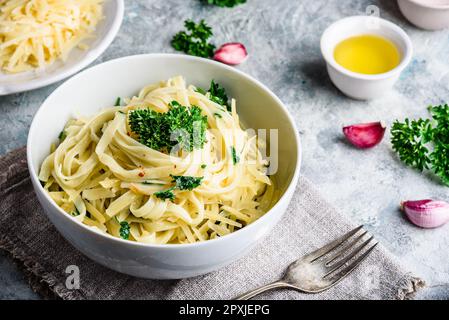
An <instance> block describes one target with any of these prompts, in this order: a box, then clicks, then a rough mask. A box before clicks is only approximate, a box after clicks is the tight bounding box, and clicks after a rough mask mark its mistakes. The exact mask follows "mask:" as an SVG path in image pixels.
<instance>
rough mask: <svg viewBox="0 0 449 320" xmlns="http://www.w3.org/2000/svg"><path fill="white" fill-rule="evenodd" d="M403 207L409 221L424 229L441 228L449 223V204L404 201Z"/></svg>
mask: <svg viewBox="0 0 449 320" xmlns="http://www.w3.org/2000/svg"><path fill="white" fill-rule="evenodd" d="M401 207H402V210H403V211H404V212H405V214H406V215H407V217H408V218H409V220H410V221H411V222H413V223H414V224H415V225H417V226H419V227H422V228H436V227H440V226H442V225H443V224H445V223H446V222H448V221H449V203H447V202H444V201H435V200H430V199H426V200H418V201H404V202H402V204H401Z"/></svg>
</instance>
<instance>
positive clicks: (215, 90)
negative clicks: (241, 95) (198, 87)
mask: <svg viewBox="0 0 449 320" xmlns="http://www.w3.org/2000/svg"><path fill="white" fill-rule="evenodd" d="M209 92H210V99H211V100H212V101H213V102H215V103H218V104H219V105H221V106H225V107H226V109H227V110H228V111H230V110H231V106H230V105H229V104H228V101H229V98H228V95H227V94H226V90H225V89H224V88H223V87H222V86H220V85H219V84H218V83H216V82H215V81H214V80H212V82H211V84H210V88H209Z"/></svg>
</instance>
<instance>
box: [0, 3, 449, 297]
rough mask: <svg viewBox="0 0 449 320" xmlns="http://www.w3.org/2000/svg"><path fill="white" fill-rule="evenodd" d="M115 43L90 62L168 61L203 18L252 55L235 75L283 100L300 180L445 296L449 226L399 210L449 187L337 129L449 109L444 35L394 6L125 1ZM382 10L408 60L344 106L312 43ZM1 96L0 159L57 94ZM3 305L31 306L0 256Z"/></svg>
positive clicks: (448, 45)
mask: <svg viewBox="0 0 449 320" xmlns="http://www.w3.org/2000/svg"><path fill="white" fill-rule="evenodd" d="M125 2H126V14H125V20H124V23H123V26H122V29H121V30H120V33H119V35H118V37H117V38H116V39H115V41H114V42H113V44H112V45H111V47H110V48H109V49H108V50H107V51H106V52H105V53H104V54H103V55H102V56H101V57H100V58H99V59H98V60H97V61H95V64H97V63H101V62H103V61H107V60H110V59H113V58H117V57H122V56H126V55H131V54H138V53H148V52H173V50H172V49H171V47H170V43H169V42H170V39H171V37H172V36H173V34H174V33H175V32H176V31H178V30H180V29H182V22H183V20H185V19H187V18H194V19H200V18H204V19H206V20H207V22H208V23H209V24H210V25H211V26H213V28H214V31H215V37H214V41H215V42H216V43H217V44H220V43H223V42H226V41H240V42H242V43H244V44H245V45H246V46H247V48H248V50H249V52H250V57H249V59H248V61H247V62H246V63H245V64H243V65H242V66H240V67H239V68H240V69H241V70H243V71H245V72H247V73H249V74H250V75H252V76H254V77H256V78H257V79H259V80H261V81H262V82H264V83H265V84H266V85H267V86H268V87H270V88H271V89H272V90H273V91H274V92H275V93H276V94H277V95H279V97H281V99H282V100H283V101H284V102H285V103H286V105H287V106H288V108H289V110H290V112H291V113H292V115H293V116H294V118H295V119H296V122H297V124H298V127H299V128H300V131H301V137H302V142H303V148H304V162H303V168H302V173H303V174H304V175H305V176H307V177H308V178H309V179H311V180H312V181H313V182H314V183H315V184H316V185H317V186H318V187H319V189H320V190H321V192H322V194H323V196H324V197H326V198H327V199H328V200H329V201H331V202H332V203H334V204H335V206H336V207H337V208H339V209H340V210H341V211H342V212H343V213H345V214H346V215H347V217H348V218H349V219H352V220H353V221H356V222H358V223H363V224H366V226H367V228H368V229H369V230H370V231H371V232H372V233H373V234H375V236H376V238H378V239H379V240H380V241H381V242H382V243H383V244H384V245H385V246H386V247H387V248H388V249H389V250H390V251H391V252H392V253H393V254H394V255H395V256H397V257H398V258H399V259H400V260H401V261H402V262H403V263H404V265H405V266H407V267H408V268H409V269H410V270H411V271H413V272H414V273H415V274H417V275H419V276H421V277H423V278H424V279H425V280H426V281H427V283H428V287H427V289H425V290H423V291H422V292H421V293H420V294H419V296H418V297H419V298H433V299H448V298H449V250H448V249H447V248H448V247H449V225H446V226H444V227H442V228H439V229H436V230H422V229H419V228H416V227H414V226H413V225H411V224H410V223H408V222H407V221H406V220H405V219H404V218H403V217H402V215H401V213H400V212H399V211H398V205H399V203H400V201H401V200H404V199H418V198H427V197H430V198H440V199H448V198H449V197H448V196H449V194H448V191H449V189H448V188H447V187H444V186H442V185H441V184H439V182H438V181H437V180H436V179H433V178H432V177H431V176H429V175H424V174H420V173H418V172H415V171H414V170H412V169H409V168H407V167H405V166H404V165H402V164H401V163H400V162H399V161H398V160H397V158H396V156H395V154H394V153H393V152H392V150H391V145H390V143H389V134H387V135H386V137H385V139H384V141H383V142H382V144H381V145H379V146H378V147H376V148H375V149H372V150H368V151H360V150H356V149H354V148H352V147H351V146H349V145H348V144H346V143H345V142H344V141H343V140H342V134H341V127H342V125H343V124H350V123H357V122H368V121H374V120H383V121H385V122H386V123H387V124H391V122H392V121H393V120H394V119H396V118H403V117H406V116H409V117H417V116H424V115H426V106H427V105H429V104H439V103H442V102H446V101H449V87H448V83H449V60H448V59H449V58H448V57H449V30H445V31H437V32H426V31H421V30H418V29H416V28H415V27H413V26H411V25H410V24H409V23H408V22H407V21H406V20H405V19H404V18H403V17H402V15H401V14H400V12H399V11H398V8H397V5H396V1H393V0H391V1H390V0H385V1H374V0H371V1H368V0H359V1H339V0H332V1H325V0H303V1H299V0H248V3H247V4H245V5H241V6H239V7H236V8H234V9H221V8H215V7H210V6H204V5H201V4H200V3H199V1H198V0H165V1H162V0H126V1H125ZM368 5H376V6H378V7H379V8H380V13H381V17H383V18H386V19H388V20H391V21H393V22H395V23H397V24H399V25H400V26H401V27H403V28H404V29H405V30H406V32H407V33H408V34H409V35H410V37H411V39H412V41H413V44H414V47H415V54H414V58H413V61H412V63H411V65H410V66H409V67H408V68H407V70H406V71H405V72H404V73H403V74H402V76H401V79H400V81H399V82H398V83H397V85H396V86H395V88H394V90H393V91H391V92H389V93H387V94H385V95H384V96H383V97H381V98H380V99H378V100H374V101H371V102H360V101H354V100H350V99H348V98H346V97H344V96H343V95H342V94H340V93H339V92H338V91H337V89H335V88H334V87H333V85H332V84H331V83H330V80H329V79H328V76H327V74H326V70H325V66H324V63H323V61H322V59H321V56H320V51H319V39H320V35H321V33H322V31H323V30H324V29H325V28H326V26H328V25H329V24H330V23H331V22H333V21H336V20H338V19H340V18H343V17H346V16H350V15H358V14H364V13H365V10H366V8H367V6H368ZM58 85H59V84H55V85H52V86H50V87H47V88H43V89H39V90H34V91H31V92H27V93H22V94H16V95H11V96H7V97H0V126H1V130H0V141H1V144H0V154H5V153H6V152H8V151H10V150H12V149H14V148H17V147H20V146H22V145H24V144H25V143H26V137H27V132H28V127H29V125H30V122H31V120H32V118H33V115H34V113H35V112H36V110H37V109H38V108H39V105H40V104H41V103H42V102H43V100H44V99H45V98H46V97H47V96H48V95H49V94H50V93H51V92H52V91H53V90H54V89H55V88H56V87H57V86H58ZM0 298H4V299H5V298H6V299H14V298H25V299H33V298H37V296H36V295H35V294H34V293H33V292H32V291H31V290H29V289H28V286H27V284H26V282H25V280H24V279H23V276H22V275H21V273H20V272H19V271H18V270H17V269H16V268H15V267H14V265H13V264H12V262H11V260H10V259H9V258H7V257H5V256H3V255H0Z"/></svg>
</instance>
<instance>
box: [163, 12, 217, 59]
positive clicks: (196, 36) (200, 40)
mask: <svg viewBox="0 0 449 320" xmlns="http://www.w3.org/2000/svg"><path fill="white" fill-rule="evenodd" d="M184 26H185V28H186V29H187V31H180V32H178V33H177V34H175V36H174V37H173V39H172V41H171V45H172V46H173V48H174V49H175V50H178V51H182V52H184V53H187V54H189V55H192V56H197V57H203V58H210V57H212V56H213V55H214V51H215V45H213V44H211V43H209V41H208V40H209V38H210V37H212V36H213V32H212V28H211V27H209V26H208V25H207V24H206V22H205V21H204V20H201V21H200V22H199V23H198V24H196V23H195V22H194V21H192V20H186V21H184Z"/></svg>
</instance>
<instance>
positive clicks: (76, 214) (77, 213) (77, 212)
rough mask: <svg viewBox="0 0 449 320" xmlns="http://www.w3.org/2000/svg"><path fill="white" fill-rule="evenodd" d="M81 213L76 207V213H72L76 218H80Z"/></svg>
mask: <svg viewBox="0 0 449 320" xmlns="http://www.w3.org/2000/svg"><path fill="white" fill-rule="evenodd" d="M80 214H81V213H80V212H79V211H78V208H77V207H76V206H75V211H72V213H71V215H72V216H74V217H77V216H79V215H80Z"/></svg>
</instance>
